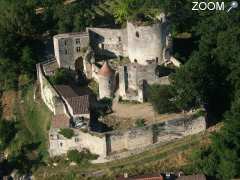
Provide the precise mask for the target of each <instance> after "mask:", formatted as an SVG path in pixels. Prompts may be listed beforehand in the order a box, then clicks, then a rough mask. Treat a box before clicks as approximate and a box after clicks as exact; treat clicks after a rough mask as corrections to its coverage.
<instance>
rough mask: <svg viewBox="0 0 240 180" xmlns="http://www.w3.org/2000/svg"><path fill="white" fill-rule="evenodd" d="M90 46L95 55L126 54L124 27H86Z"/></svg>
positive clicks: (112, 55)
mask: <svg viewBox="0 0 240 180" xmlns="http://www.w3.org/2000/svg"><path fill="white" fill-rule="evenodd" d="M88 32H89V36H90V42H91V46H92V47H93V49H94V52H95V53H96V54H97V55H103V56H108V57H116V56H127V55H128V54H127V39H126V30H125V29H108V28H88Z"/></svg>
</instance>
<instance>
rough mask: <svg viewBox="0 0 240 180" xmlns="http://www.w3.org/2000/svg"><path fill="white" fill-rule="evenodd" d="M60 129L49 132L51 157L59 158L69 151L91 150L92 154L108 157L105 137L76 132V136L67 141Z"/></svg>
mask: <svg viewBox="0 0 240 180" xmlns="http://www.w3.org/2000/svg"><path fill="white" fill-rule="evenodd" d="M58 131H59V130H58V129H51V130H50V131H49V154H50V156H58V155H62V154H66V153H67V152H68V151H69V150H73V149H77V150H79V151H81V150H83V149H89V150H90V151H91V152H92V153H94V154H98V155H99V156H101V157H105V156H106V140H105V136H102V137H100V136H96V135H92V134H90V133H86V132H82V131H80V130H74V132H75V135H74V137H73V138H71V139H67V138H65V137H63V136H62V135H61V134H59V133H58Z"/></svg>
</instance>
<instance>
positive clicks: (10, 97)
mask: <svg viewBox="0 0 240 180" xmlns="http://www.w3.org/2000/svg"><path fill="white" fill-rule="evenodd" d="M16 98H17V92H16V91H13V90H11V91H4V92H3V94H2V107H3V114H2V115H3V118H4V119H6V120H10V119H12V118H13V116H14V109H15V105H16V100H17V99H16Z"/></svg>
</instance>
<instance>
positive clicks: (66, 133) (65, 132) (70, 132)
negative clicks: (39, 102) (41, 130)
mask: <svg viewBox="0 0 240 180" xmlns="http://www.w3.org/2000/svg"><path fill="white" fill-rule="evenodd" d="M59 133H60V134H62V135H63V136H64V137H66V138H68V139H71V138H72V137H73V136H74V131H73V130H72V129H69V128H64V129H61V130H60V132H59Z"/></svg>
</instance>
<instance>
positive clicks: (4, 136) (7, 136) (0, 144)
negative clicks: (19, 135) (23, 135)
mask: <svg viewBox="0 0 240 180" xmlns="http://www.w3.org/2000/svg"><path fill="white" fill-rule="evenodd" d="M16 132H17V129H16V127H15V123H14V122H11V121H6V120H3V119H0V151H3V150H5V149H6V148H7V147H8V145H9V144H10V143H11V141H12V140H13V138H14V137H15V135H16Z"/></svg>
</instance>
